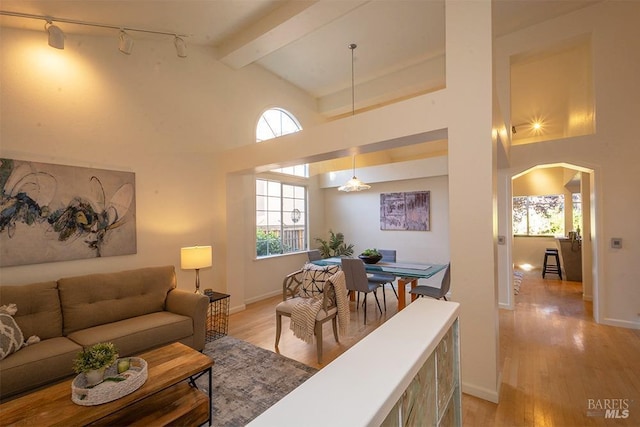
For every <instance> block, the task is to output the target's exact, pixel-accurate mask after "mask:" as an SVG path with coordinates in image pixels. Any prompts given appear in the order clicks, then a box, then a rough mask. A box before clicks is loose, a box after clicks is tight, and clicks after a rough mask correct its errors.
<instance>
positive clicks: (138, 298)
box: [58, 265, 176, 342]
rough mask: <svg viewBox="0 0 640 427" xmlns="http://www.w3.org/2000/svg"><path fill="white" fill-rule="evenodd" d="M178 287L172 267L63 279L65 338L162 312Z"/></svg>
mask: <svg viewBox="0 0 640 427" xmlns="http://www.w3.org/2000/svg"><path fill="white" fill-rule="evenodd" d="M175 287H176V275H175V268H174V267H173V266H172V265H170V266H165V267H149V268H141V269H136V270H130V271H120V272H117V273H103V274H89V275H85V276H77V277H67V278H63V279H60V280H58V289H59V291H60V303H61V305H62V313H63V315H64V335H66V336H68V335H69V334H70V333H73V332H75V331H80V330H83V329H87V328H92V327H94V326H98V325H103V324H107V323H111V322H118V321H120V320H124V319H129V318H132V317H137V316H141V315H144V314H149V313H154V312H158V311H162V310H164V307H165V299H166V297H167V293H168V292H169V291H170V290H171V289H173V288H175ZM99 341H100V340H98V341H95V342H99Z"/></svg>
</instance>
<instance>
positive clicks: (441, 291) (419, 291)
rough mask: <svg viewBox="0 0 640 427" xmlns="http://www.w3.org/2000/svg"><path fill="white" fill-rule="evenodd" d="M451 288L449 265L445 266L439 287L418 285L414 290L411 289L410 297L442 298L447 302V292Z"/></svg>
mask: <svg viewBox="0 0 640 427" xmlns="http://www.w3.org/2000/svg"><path fill="white" fill-rule="evenodd" d="M450 286H451V263H449V264H447V268H446V269H445V271H444V276H442V282H441V283H440V287H439V288H436V287H433V286H426V285H418V286H416V287H415V288H413V289H411V291H410V293H411V294H412V295H417V296H420V297H431V298H435V299H440V298H444V300H445V301H448V300H447V292H449V288H450Z"/></svg>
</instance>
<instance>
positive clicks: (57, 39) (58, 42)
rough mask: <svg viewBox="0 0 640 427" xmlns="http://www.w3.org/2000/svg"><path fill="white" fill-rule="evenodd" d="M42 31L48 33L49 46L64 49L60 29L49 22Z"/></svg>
mask: <svg viewBox="0 0 640 427" xmlns="http://www.w3.org/2000/svg"><path fill="white" fill-rule="evenodd" d="M44 29H45V30H46V31H47V33H49V46H51V47H55V48H56V49H64V33H63V32H62V30H61V29H60V27H57V26H55V25H53V23H51V21H50V20H48V21H47V23H46V24H44Z"/></svg>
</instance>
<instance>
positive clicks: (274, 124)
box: [256, 108, 302, 142]
mask: <svg viewBox="0 0 640 427" xmlns="http://www.w3.org/2000/svg"><path fill="white" fill-rule="evenodd" d="M300 130H302V126H300V123H298V120H296V118H295V117H294V116H293V115H292V114H291V113H289V112H288V111H286V110H283V109H282V108H270V109H268V110H267V111H265V112H264V113H262V116H260V119H259V120H258V126H257V128H256V142H262V141H266V140H267V139H272V138H276V137H278V136H282V135H287V134H290V133H295V132H298V131H300Z"/></svg>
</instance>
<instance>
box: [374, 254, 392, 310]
mask: <svg viewBox="0 0 640 427" xmlns="http://www.w3.org/2000/svg"><path fill="white" fill-rule="evenodd" d="M378 252H380V254H381V255H382V259H381V260H380V261H382V262H385V261H386V262H396V250H395V249H378ZM395 280H396V276H395V275H394V274H391V273H374V274H372V275H370V276H369V281H371V282H378V283H380V285H381V286H382V295H383V296H384V295H385V294H384V285H386V284H387V283H388V284H390V285H391V290H392V291H393V293H394V295H395V296H396V298H398V293H397V292H396V287H395V286H393V282H395ZM384 300H385V301H384V302H385V304H384V306H385V309H386V308H387V298H386V296H384Z"/></svg>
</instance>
